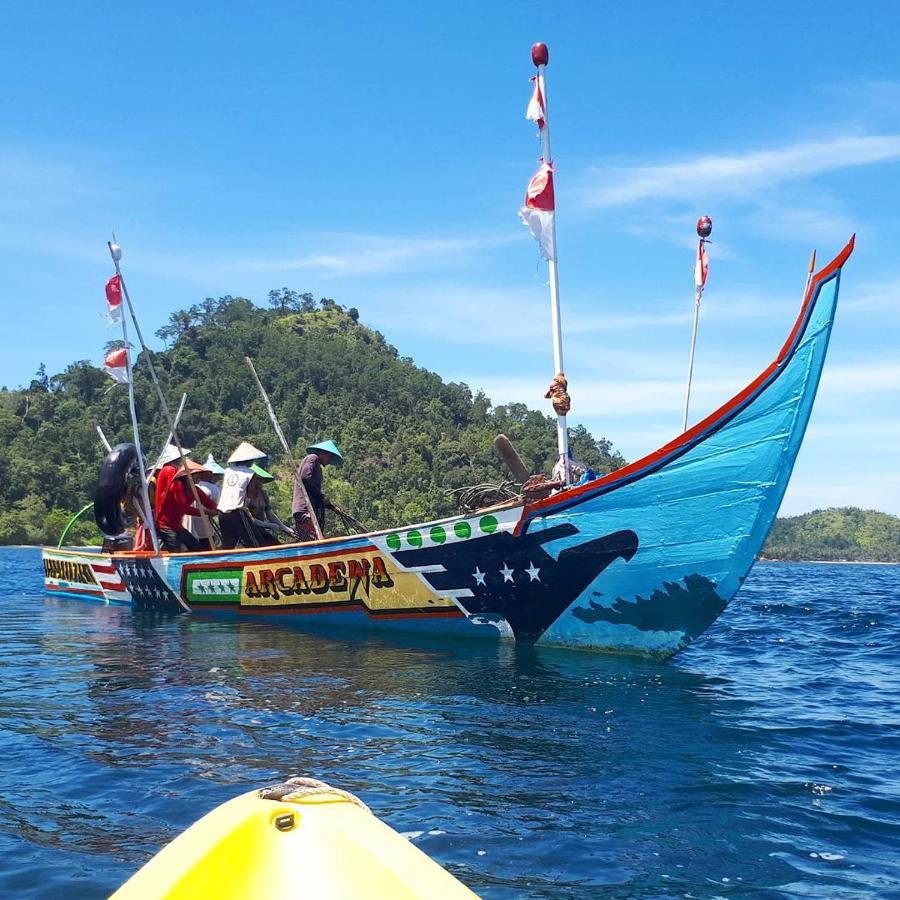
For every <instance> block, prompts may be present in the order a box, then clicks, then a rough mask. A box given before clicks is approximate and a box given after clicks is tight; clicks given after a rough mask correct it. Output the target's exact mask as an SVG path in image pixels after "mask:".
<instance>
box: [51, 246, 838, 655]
mask: <svg viewBox="0 0 900 900" xmlns="http://www.w3.org/2000/svg"><path fill="white" fill-rule="evenodd" d="M852 250H853V241H852V240H851V241H850V242H849V243H848V244H847V246H846V247H845V248H844V249H843V250H842V251H841V253H840V254H839V255H838V256H837V257H836V258H835V259H834V260H833V261H832V262H831V263H830V264H829V265H827V266H826V267H825V268H824V269H822V270H821V271H819V272H818V273H816V274H815V275H814V276H813V277H812V278H811V279H810V282H809V285H808V287H807V291H806V294H805V296H804V300H803V304H802V307H801V310H800V314H799V316H798V318H797V321H796V323H795V324H794V327H793V329H792V330H791V332H790V334H789V336H788V338H787V340H786V341H785V343H784V346H783V347H782V349H781V351H780V352H779V354H778V356H777V357H776V359H775V361H774V362H773V363H772V364H771V365H770V366H769V367H768V368H766V369H765V370H764V371H763V372H762V373H761V374H760V375H759V376H758V377H757V378H756V379H755V380H754V381H753V382H751V383H750V384H749V385H748V386H747V387H746V388H745V389H744V390H742V391H741V392H740V393H738V394H737V395H736V396H734V397H733V398H732V399H731V400H729V401H728V402H727V403H726V404H725V405H724V406H722V407H721V408H720V409H718V410H717V411H716V412H714V413H712V414H711V415H710V416H708V417H707V418H706V419H704V420H703V421H701V422H699V423H698V424H697V425H695V426H694V427H693V428H691V429H689V430H688V431H686V432H685V433H684V434H682V435H680V436H679V437H677V438H676V439H675V440H673V441H671V442H670V443H668V444H666V445H665V446H663V447H662V448H660V449H659V450H657V451H656V452H655V453H651V454H650V455H649V456H646V457H645V458H643V459H641V460H638V461H637V462H634V463H632V464H630V465H628V466H625V467H624V468H622V469H619V470H618V471H616V472H613V473H611V474H609V475H607V476H606V477H604V478H601V479H599V480H596V481H592V482H588V483H587V484H584V485H581V486H576V487H571V488H568V489H566V490H564V491H562V492H560V493H558V494H555V495H553V496H551V497H549V498H547V499H544V500H540V501H537V502H535V503H531V504H526V503H512V504H507V505H502V506H498V507H494V508H491V509H489V510H483V511H481V512H480V513H478V514H476V515H471V516H460V517H455V518H451V519H445V520H441V521H436V522H428V523H425V524H421V525H415V526H411V527H404V528H400V529H393V530H389V531H382V532H377V533H373V534H366V535H357V536H353V537H348V538H338V539H331V540H325V541H320V542H315V543H310V544H302V545H296V544H295V545H284V546H281V547H277V548H266V549H253V550H237V551H213V552H209V553H201V554H189V553H181V554H170V555H165V554H164V555H161V556H152V555H150V554H141V553H117V554H113V555H110V554H106V555H104V554H99V553H84V552H77V551H66V550H56V549H45V550H44V554H43V556H44V568H45V586H46V588H47V590H48V591H51V592H54V593H63V594H73V595H78V596H87V597H95V598H98V599H105V600H107V601H123V602H131V603H133V604H134V605H135V606H137V607H141V608H146V609H155V610H166V611H181V610H184V611H191V612H198V611H203V612H207V613H220V614H231V615H240V616H279V617H284V616H289V617H291V618H293V619H294V620H296V621H298V622H302V623H304V624H306V625H311V624H313V623H316V622H319V623H324V624H329V623H332V624H333V623H335V622H340V623H350V622H353V623H354V624H356V625H360V626H363V627H366V628H380V629H401V630H407V631H434V632H437V633H448V634H449V633H457V634H466V635H472V636H475V637H481V638H488V639H497V638H501V637H503V638H510V639H515V640H516V641H521V642H527V643H539V644H543V645H562V646H574V647H583V648H594V649H605V650H616V651H625V652H638V653H650V654H657V655H661V656H667V655H671V654H672V653H675V652H677V651H678V650H680V649H682V648H683V647H685V646H686V645H687V644H688V643H690V641H691V640H693V639H694V638H695V637H697V635H699V634H700V633H702V632H703V631H704V630H705V629H706V628H707V627H708V626H709V625H710V624H711V623H712V622H713V621H714V620H715V619H716V617H717V616H718V615H719V614H720V613H721V612H722V610H724V609H725V607H726V605H727V604H728V602H729V601H730V600H731V599H732V597H733V596H734V595H735V593H736V592H737V590H738V589H739V587H740V586H741V584H742V583H743V580H744V578H745V577H746V575H747V572H748V571H749V570H750V567H751V566H752V564H753V562H754V560H755V559H756V556H757V555H758V553H759V551H760V550H761V548H762V545H763V542H764V541H765V538H766V536H767V534H768V531H769V529H770V527H771V525H772V522H773V521H774V518H775V515H776V513H777V511H778V507H779V505H780V503H781V499H782V497H783V496H784V492H785V489H786V487H787V483H788V479H789V477H790V474H791V470H792V468H793V465H794V461H795V459H796V457H797V453H798V451H799V449H800V444H801V442H802V439H803V435H804V432H805V430H806V425H807V422H808V421H809V416H810V413H811V410H812V406H813V401H814V399H815V394H816V390H817V387H818V384H819V379H820V376H821V373H822V368H823V366H824V362H825V355H826V351H827V348H828V341H829V337H830V334H831V328H832V324H833V321H834V314H835V308H836V304H837V297H838V287H839V283H840V275H841V269H842V267H843V265H844V263H845V262H846V260H847V259H848V257H849V256H850V253H851V252H852Z"/></svg>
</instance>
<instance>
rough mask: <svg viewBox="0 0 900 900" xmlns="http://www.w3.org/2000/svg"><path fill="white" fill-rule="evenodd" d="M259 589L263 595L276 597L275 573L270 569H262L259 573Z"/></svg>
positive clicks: (274, 598) (275, 598)
mask: <svg viewBox="0 0 900 900" xmlns="http://www.w3.org/2000/svg"><path fill="white" fill-rule="evenodd" d="M259 591H260V594H262V596H263V597H272V599H273V600H277V599H278V588H277V587H276V586H275V573H274V572H273V571H272V570H271V569H262V570H261V571H260V573H259Z"/></svg>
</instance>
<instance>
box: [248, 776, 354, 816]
mask: <svg viewBox="0 0 900 900" xmlns="http://www.w3.org/2000/svg"><path fill="white" fill-rule="evenodd" d="M321 794H333V795H335V796H337V797H340V798H341V799H342V800H346V801H347V802H348V803H352V804H353V805H354V806H358V807H360V808H361V809H364V810H365V811H366V812H371V810H370V809H369V807H368V806H366V804H365V803H363V802H362V800H360V799H359V797H357V796H356V795H355V794H351V793H350V791H344V790H341V788H336V787H332V786H331V785H330V784H327V783H326V782H324V781H319V779H318V778H302V777H300V776H294V777H292V778H288V779H287V781H282V782H281V783H280V784H272V785H269V787H264V788H263V789H262V790H261V791H260V792H259V796H260V799H261V800H283V801H285V802H292V801H294V802H296V801H300V800H304V799H306V798H307V797H315V796H318V795H321Z"/></svg>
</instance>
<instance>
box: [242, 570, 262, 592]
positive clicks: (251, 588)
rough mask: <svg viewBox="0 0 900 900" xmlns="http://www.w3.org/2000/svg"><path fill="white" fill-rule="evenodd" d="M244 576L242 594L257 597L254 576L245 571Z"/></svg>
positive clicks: (257, 588) (257, 586)
mask: <svg viewBox="0 0 900 900" xmlns="http://www.w3.org/2000/svg"><path fill="white" fill-rule="evenodd" d="M244 574H245V575H246V576H247V577H246V578H245V579H244V581H245V584H244V593H245V594H246V595H247V596H248V597H258V596H259V585H258V584H257V583H256V575H255V574H254V573H253V572H251V571H250V570H245V572H244Z"/></svg>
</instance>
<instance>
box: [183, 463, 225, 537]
mask: <svg viewBox="0 0 900 900" xmlns="http://www.w3.org/2000/svg"><path fill="white" fill-rule="evenodd" d="M188 469H189V470H190V472H191V474H192V475H193V476H194V483H195V484H196V486H197V490H198V491H199V492H200V493H202V494H204V495H205V496H207V497H209V499H210V500H211V501H212V502H213V503H215V504H216V506H217V507H218V503H219V498H220V497H221V495H222V488H221V487H220V486H219V482H220V481H221V476H222V475H223V474H224V473H225V470H224V469H223V468H222V467H221V466H220V465H219V464H218V463H217V462H216V461H215V459H213V455H212V453H210V454H209V456H207V457H206V462H205V463H203V465H202V466H201V465H200V464H199V463H195V462H194V461H193V460H190V459H189V460H188ZM183 475H184V469H181V470H180V471H179V472H178V474H177V475H176V476H175V477H176V478H182V477H183ZM181 525H182V527H183V528H186V529H187V530H188V531H189V532H190V533H191V534H192V535H193V536H194V537H195V538H196V539H197V543H198V545H199V548H200V549H201V550H214V549H215V546H214V545H213V531H212V526H211V525H210V522H209V520H208V519H205V518H203V517H201V516H185V517H184V518H183V519H182V520H181Z"/></svg>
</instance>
